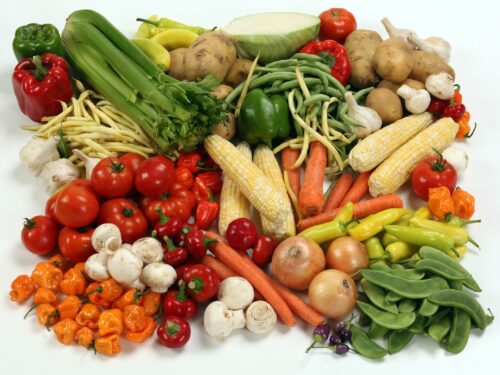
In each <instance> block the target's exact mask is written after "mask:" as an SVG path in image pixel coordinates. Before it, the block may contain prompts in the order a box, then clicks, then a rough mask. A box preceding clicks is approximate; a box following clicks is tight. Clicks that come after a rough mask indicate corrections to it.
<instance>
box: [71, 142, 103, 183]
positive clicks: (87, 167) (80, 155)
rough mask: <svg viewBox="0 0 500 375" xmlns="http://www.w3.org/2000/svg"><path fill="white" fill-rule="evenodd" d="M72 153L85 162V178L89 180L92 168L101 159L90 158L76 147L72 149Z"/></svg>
mask: <svg viewBox="0 0 500 375" xmlns="http://www.w3.org/2000/svg"><path fill="white" fill-rule="evenodd" d="M73 155H75V156H76V157H77V158H78V159H80V160H81V161H83V164H85V178H86V179H87V180H90V179H91V178H92V171H93V170H94V167H95V166H96V165H97V163H99V162H100V161H101V159H98V158H91V157H90V156H87V155H85V154H84V153H83V152H82V151H80V150H78V149H77V148H75V149H74V150H73Z"/></svg>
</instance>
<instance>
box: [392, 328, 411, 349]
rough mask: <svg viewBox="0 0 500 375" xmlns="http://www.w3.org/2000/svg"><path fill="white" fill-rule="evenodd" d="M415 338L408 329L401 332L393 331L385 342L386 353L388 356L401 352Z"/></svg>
mask: <svg viewBox="0 0 500 375" xmlns="http://www.w3.org/2000/svg"><path fill="white" fill-rule="evenodd" d="M413 337H415V333H414V332H411V331H410V330H408V329H404V330H402V331H393V332H392V333H391V334H390V335H389V339H388V340H387V351H388V352H389V354H395V353H398V352H400V351H401V350H403V349H404V348H405V347H406V346H407V345H408V344H409V343H410V341H411V340H412V339H413Z"/></svg>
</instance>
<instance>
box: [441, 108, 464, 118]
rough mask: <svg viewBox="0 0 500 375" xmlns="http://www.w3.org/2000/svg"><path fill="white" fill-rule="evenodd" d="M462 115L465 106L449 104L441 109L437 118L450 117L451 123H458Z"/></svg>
mask: <svg viewBox="0 0 500 375" xmlns="http://www.w3.org/2000/svg"><path fill="white" fill-rule="evenodd" d="M464 113H465V106H464V105H463V104H451V105H449V106H448V107H445V108H444V109H443V111H442V112H441V115H439V118H443V117H451V118H452V119H453V121H458V120H459V119H460V117H462V116H463V114H464Z"/></svg>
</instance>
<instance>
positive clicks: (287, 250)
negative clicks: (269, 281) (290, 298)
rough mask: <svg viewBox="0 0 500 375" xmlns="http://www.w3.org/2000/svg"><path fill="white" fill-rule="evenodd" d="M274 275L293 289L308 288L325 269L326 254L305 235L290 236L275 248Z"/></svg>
mask: <svg viewBox="0 0 500 375" xmlns="http://www.w3.org/2000/svg"><path fill="white" fill-rule="evenodd" d="M271 268H272V272H273V274H274V276H275V277H276V278H277V279H278V280H279V281H280V282H281V283H282V284H284V285H286V286H287V287H289V288H290V289H293V290H306V289H307V288H308V287H309V284H310V283H311V280H312V279H313V278H314V276H316V275H317V274H318V273H319V272H321V271H322V270H324V269H325V254H324V253H323V250H322V249H321V247H320V246H319V245H318V244H317V243H316V242H313V241H311V240H308V239H307V238H304V237H298V236H295V237H290V238H287V239H286V240H285V241H283V242H281V243H280V244H279V245H278V247H277V248H276V250H274V254H273V259H272V264H271Z"/></svg>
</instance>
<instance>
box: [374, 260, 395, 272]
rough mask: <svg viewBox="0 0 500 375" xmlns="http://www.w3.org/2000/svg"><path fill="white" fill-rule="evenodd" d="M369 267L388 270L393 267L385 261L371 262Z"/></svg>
mask: <svg viewBox="0 0 500 375" xmlns="http://www.w3.org/2000/svg"><path fill="white" fill-rule="evenodd" d="M369 268H370V269H371V270H378V271H386V270H390V269H391V267H389V266H388V265H387V263H384V262H376V263H372V264H370V266H369Z"/></svg>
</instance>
